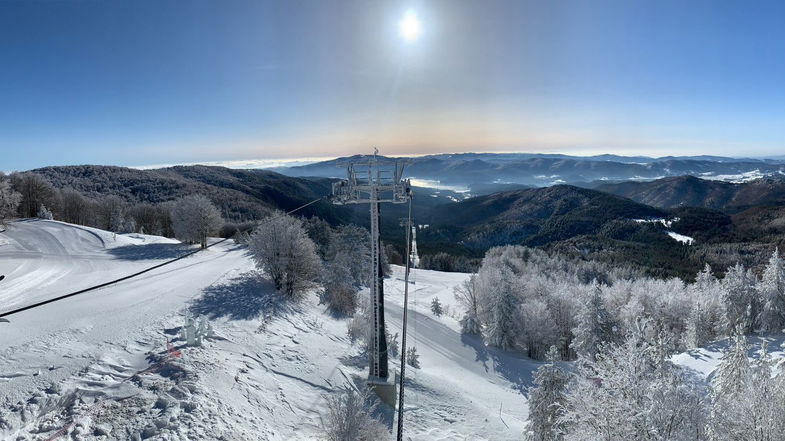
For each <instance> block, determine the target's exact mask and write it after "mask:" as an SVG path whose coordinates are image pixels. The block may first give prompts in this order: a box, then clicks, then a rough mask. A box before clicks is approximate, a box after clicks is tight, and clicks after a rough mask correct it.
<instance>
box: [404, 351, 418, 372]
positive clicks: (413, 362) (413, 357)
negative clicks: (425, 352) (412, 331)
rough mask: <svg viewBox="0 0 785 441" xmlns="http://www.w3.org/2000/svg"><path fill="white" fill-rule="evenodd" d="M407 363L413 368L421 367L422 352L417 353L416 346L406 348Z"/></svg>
mask: <svg viewBox="0 0 785 441" xmlns="http://www.w3.org/2000/svg"><path fill="white" fill-rule="evenodd" d="M406 364H408V365H409V366H411V367H413V368H417V369H419V368H420V354H418V353H417V348H416V347H414V346H411V347H409V348H408V349H406Z"/></svg>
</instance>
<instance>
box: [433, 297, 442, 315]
mask: <svg viewBox="0 0 785 441" xmlns="http://www.w3.org/2000/svg"><path fill="white" fill-rule="evenodd" d="M431 312H432V313H433V315H435V316H436V317H441V315H442V313H443V312H444V311H443V310H442V303H441V302H440V301H439V298H438V297H434V298H433V300H431Z"/></svg>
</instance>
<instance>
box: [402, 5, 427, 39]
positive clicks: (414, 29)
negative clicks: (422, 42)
mask: <svg viewBox="0 0 785 441" xmlns="http://www.w3.org/2000/svg"><path fill="white" fill-rule="evenodd" d="M398 30H399V32H400V34H401V37H403V39H404V40H406V41H408V42H410V43H411V42H415V41H417V39H418V38H419V37H420V34H421V33H422V22H421V21H420V19H419V18H418V17H417V14H415V13H414V11H411V10H409V11H406V14H404V16H403V19H402V20H401V21H400V22H399V23H398Z"/></svg>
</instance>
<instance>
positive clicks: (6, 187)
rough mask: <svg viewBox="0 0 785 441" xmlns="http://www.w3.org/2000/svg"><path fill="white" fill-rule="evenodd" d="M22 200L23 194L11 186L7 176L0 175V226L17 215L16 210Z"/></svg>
mask: <svg viewBox="0 0 785 441" xmlns="http://www.w3.org/2000/svg"><path fill="white" fill-rule="evenodd" d="M21 201H22V195H21V194H19V192H17V191H15V190H14V189H13V188H11V184H10V183H9V182H8V181H7V180H6V179H5V176H2V175H0V227H3V226H5V225H6V222H7V221H8V220H9V219H11V218H13V217H16V210H17V209H18V208H19V203H20V202H21Z"/></svg>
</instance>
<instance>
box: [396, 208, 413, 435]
mask: <svg viewBox="0 0 785 441" xmlns="http://www.w3.org/2000/svg"><path fill="white" fill-rule="evenodd" d="M411 248H412V199H411V198H409V218H408V221H407V223H406V270H405V272H404V277H403V279H404V280H403V329H402V330H401V333H402V336H401V378H400V383H401V384H400V389H399V390H398V441H402V440H403V385H404V377H405V374H406V320H407V318H408V314H407V312H408V303H409V269H410V268H411V258H412V250H411Z"/></svg>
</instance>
